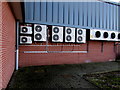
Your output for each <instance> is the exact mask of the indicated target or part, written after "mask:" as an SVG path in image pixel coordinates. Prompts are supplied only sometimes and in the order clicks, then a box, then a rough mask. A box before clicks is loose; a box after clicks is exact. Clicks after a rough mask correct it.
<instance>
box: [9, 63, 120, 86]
mask: <svg viewBox="0 0 120 90" xmlns="http://www.w3.org/2000/svg"><path fill="white" fill-rule="evenodd" d="M115 70H120V62H104V63H88V64H78V65H52V66H39V67H26V68H21V69H19V70H18V71H16V72H15V74H14V76H13V78H12V80H11V83H10V84H9V87H8V88H33V87H36V88H97V87H96V86H94V85H93V84H91V83H89V82H88V81H86V80H84V79H83V78H82V76H83V75H84V74H89V73H98V72H108V71H115Z"/></svg>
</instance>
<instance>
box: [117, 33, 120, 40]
mask: <svg viewBox="0 0 120 90" xmlns="http://www.w3.org/2000/svg"><path fill="white" fill-rule="evenodd" d="M117 39H118V41H120V32H118V38H117Z"/></svg>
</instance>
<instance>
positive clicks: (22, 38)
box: [20, 36, 32, 44]
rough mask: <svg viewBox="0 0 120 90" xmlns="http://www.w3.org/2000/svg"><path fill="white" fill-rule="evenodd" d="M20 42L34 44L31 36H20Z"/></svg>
mask: <svg viewBox="0 0 120 90" xmlns="http://www.w3.org/2000/svg"><path fill="white" fill-rule="evenodd" d="M20 44H32V37H31V36H20Z"/></svg>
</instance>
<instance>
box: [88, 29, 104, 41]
mask: <svg viewBox="0 0 120 90" xmlns="http://www.w3.org/2000/svg"><path fill="white" fill-rule="evenodd" d="M90 40H103V32H102V30H97V29H91V30H90Z"/></svg>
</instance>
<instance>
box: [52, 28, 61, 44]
mask: <svg viewBox="0 0 120 90" xmlns="http://www.w3.org/2000/svg"><path fill="white" fill-rule="evenodd" d="M52 42H63V27H59V26H52Z"/></svg>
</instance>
